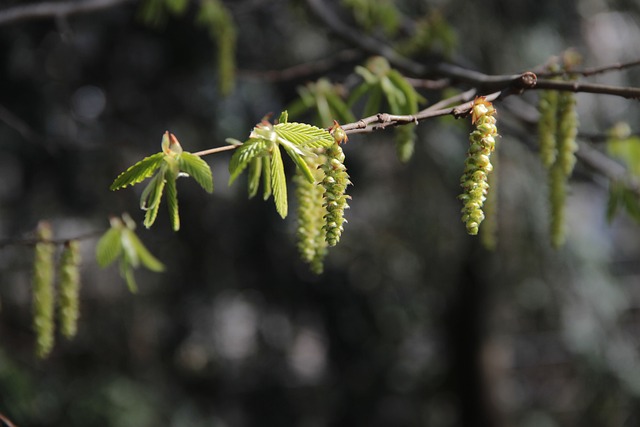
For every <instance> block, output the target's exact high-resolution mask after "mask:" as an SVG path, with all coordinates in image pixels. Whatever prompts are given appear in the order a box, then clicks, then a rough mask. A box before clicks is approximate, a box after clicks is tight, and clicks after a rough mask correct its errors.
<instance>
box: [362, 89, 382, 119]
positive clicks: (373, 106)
mask: <svg viewBox="0 0 640 427" xmlns="http://www.w3.org/2000/svg"><path fill="white" fill-rule="evenodd" d="M381 104H382V88H380V86H378V85H377V86H373V87H372V88H371V90H370V91H369V98H368V99H367V103H366V104H365V106H364V113H363V114H364V116H365V117H369V116H373V115H374V114H377V113H379V112H380V105H381Z"/></svg>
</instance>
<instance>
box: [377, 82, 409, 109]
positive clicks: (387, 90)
mask: <svg viewBox="0 0 640 427" xmlns="http://www.w3.org/2000/svg"><path fill="white" fill-rule="evenodd" d="M380 87H381V88H382V91H383V92H384V96H385V98H386V99H387V103H388V104H389V109H390V110H391V114H407V113H406V105H407V100H406V98H405V96H404V94H403V93H402V92H401V91H400V89H398V88H397V87H395V86H394V84H393V83H391V80H389V78H388V77H387V76H384V77H383V78H382V79H381V80H380Z"/></svg>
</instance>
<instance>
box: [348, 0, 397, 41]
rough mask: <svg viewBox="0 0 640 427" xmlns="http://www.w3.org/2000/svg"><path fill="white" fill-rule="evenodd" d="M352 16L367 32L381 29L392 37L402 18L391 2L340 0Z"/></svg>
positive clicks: (383, 0)
mask: <svg viewBox="0 0 640 427" xmlns="http://www.w3.org/2000/svg"><path fill="white" fill-rule="evenodd" d="M342 4H343V5H344V6H346V7H348V8H349V9H351V12H352V14H353V17H354V18H355V20H356V22H357V23H358V25H360V26H361V27H362V28H364V29H365V30H367V31H372V30H374V29H378V28H382V30H383V31H384V33H385V34H387V35H389V36H393V35H394V34H395V33H396V32H397V30H398V27H399V26H400V22H401V20H402V16H401V14H400V12H399V11H398V9H397V7H396V6H395V5H394V2H393V1H391V0H376V1H371V0H342Z"/></svg>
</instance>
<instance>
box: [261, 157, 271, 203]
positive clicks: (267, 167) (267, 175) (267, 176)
mask: <svg viewBox="0 0 640 427" xmlns="http://www.w3.org/2000/svg"><path fill="white" fill-rule="evenodd" d="M262 188H263V192H262V198H263V199H264V200H267V199H268V198H269V197H271V157H262Z"/></svg>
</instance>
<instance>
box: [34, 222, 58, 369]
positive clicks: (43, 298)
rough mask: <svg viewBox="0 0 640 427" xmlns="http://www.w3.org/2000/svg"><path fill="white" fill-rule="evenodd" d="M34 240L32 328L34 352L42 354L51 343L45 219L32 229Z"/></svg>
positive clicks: (50, 267) (51, 250)
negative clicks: (34, 231) (36, 240)
mask: <svg viewBox="0 0 640 427" xmlns="http://www.w3.org/2000/svg"><path fill="white" fill-rule="evenodd" d="M36 237H37V239H38V243H37V244H36V247H35V256H34V262H33V328H34V330H35V332H36V354H37V355H38V357H40V358H45V357H46V356H47V355H48V354H49V353H50V352H51V350H52V349H53V343H54V331H55V324H54V319H53V316H54V303H55V301H54V299H55V298H54V287H53V282H54V255H55V245H54V244H53V243H51V239H52V237H53V232H52V230H51V225H50V224H49V223H48V222H45V221H41V222H40V223H39V224H38V229H37V231H36Z"/></svg>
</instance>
